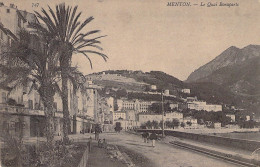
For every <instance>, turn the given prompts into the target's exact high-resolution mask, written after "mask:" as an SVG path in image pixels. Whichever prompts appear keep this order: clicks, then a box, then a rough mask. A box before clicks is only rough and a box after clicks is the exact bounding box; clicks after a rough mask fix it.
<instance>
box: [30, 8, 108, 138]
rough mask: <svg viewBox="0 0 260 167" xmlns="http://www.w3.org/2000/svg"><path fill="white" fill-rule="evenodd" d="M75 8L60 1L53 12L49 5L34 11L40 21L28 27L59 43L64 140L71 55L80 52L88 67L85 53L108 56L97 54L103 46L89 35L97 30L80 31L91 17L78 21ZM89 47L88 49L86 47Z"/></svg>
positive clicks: (66, 123) (67, 125)
mask: <svg viewBox="0 0 260 167" xmlns="http://www.w3.org/2000/svg"><path fill="white" fill-rule="evenodd" d="M77 9H78V7H77V6H75V7H71V6H67V7H66V6H65V4H64V3H62V4H59V5H56V10H55V11H54V10H53V9H52V8H50V7H49V12H47V11H46V10H45V9H43V8H42V10H41V13H39V12H35V13H36V16H37V17H38V18H39V20H40V21H41V22H42V23H43V24H44V26H42V25H39V24H38V25H32V28H35V29H37V30H38V32H48V33H49V34H50V35H51V36H53V38H54V39H55V40H56V43H57V44H58V45H59V54H58V59H59V63H60V67H61V78H62V90H61V92H62V103H63V117H64V124H63V133H64V138H63V140H64V142H66V141H68V127H69V121H70V118H69V108H68V70H69V67H70V66H71V59H72V55H73V54H82V55H84V56H85V57H86V58H87V60H88V61H89V62H90V66H91V68H92V62H91V59H90V57H89V54H95V55H99V56H101V57H102V58H103V59H104V60H105V61H106V59H107V58H108V57H107V56H106V55H105V54H103V53H101V52H100V51H102V50H103V49H102V48H101V47H100V46H99V44H100V43H101V42H100V41H99V39H100V38H103V37H105V36H98V37H94V38H93V37H91V38H90V37H89V36H90V35H92V34H96V33H98V32H99V30H93V31H89V32H86V33H82V30H83V28H84V27H86V25H87V24H88V23H90V22H91V21H92V20H93V19H94V18H93V17H92V16H91V17H89V18H87V19H85V20H84V21H83V22H82V23H81V22H80V21H79V18H80V16H81V12H79V13H77ZM87 48H91V49H87Z"/></svg>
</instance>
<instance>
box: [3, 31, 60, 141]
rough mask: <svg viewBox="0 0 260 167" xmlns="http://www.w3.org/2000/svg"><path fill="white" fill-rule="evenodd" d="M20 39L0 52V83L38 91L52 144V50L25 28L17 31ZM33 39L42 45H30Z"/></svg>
mask: <svg viewBox="0 0 260 167" xmlns="http://www.w3.org/2000/svg"><path fill="white" fill-rule="evenodd" d="M20 39H21V40H17V41H14V42H13V43H12V45H11V46H10V47H8V49H4V50H5V51H3V52H2V53H1V63H0V72H1V74H4V77H2V78H1V81H0V84H1V85H5V86H9V87H11V89H14V88H17V87H28V86H29V87H30V91H31V90H32V89H35V90H36V91H37V92H38V93H39V95H40V96H41V99H42V102H43V105H44V107H45V110H44V112H45V116H46V121H47V124H46V125H47V127H46V129H47V133H46V137H47V142H48V143H50V145H52V144H54V143H53V142H54V141H53V139H54V120H53V101H54V94H55V90H54V89H55V83H56V81H55V80H56V79H57V78H56V76H57V68H56V67H55V66H54V64H55V60H54V59H53V54H54V52H55V51H54V49H53V48H52V49H51V48H50V47H48V46H50V45H49V44H48V43H45V42H46V41H44V39H43V38H40V37H39V36H36V35H32V34H30V33H28V32H26V31H21V32H20ZM37 41H41V42H38V43H37ZM33 43H37V45H34V46H38V47H42V49H40V48H37V49H36V48H33V46H32V45H33ZM43 46H44V47H45V49H43ZM47 48H48V49H47Z"/></svg>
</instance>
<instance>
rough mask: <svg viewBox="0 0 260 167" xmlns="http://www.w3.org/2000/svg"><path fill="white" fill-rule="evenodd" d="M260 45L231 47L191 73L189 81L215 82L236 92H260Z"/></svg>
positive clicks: (250, 93)
mask: <svg viewBox="0 0 260 167" xmlns="http://www.w3.org/2000/svg"><path fill="white" fill-rule="evenodd" d="M259 60H260V46H259V45H249V46H247V47H244V48H242V49H239V48H237V47H234V46H232V47H230V48H228V49H227V50H225V51H224V52H222V53H221V54H220V55H219V56H217V57H216V58H215V59H214V60H212V61H210V62H209V63H207V64H205V65H203V66H201V67H200V68H199V69H197V70H195V71H194V72H193V73H191V74H190V76H189V77H188V79H187V81H186V82H188V83H195V82H197V83H200V82H213V83H215V84H218V85H221V86H224V87H225V88H227V89H229V90H231V91H232V92H234V93H235V94H241V95H242V94H243V95H258V94H259V93H260V90H259V88H260V87H259V86H260V85H259V83H260V75H259V74H260V69H259V66H260V62H259Z"/></svg>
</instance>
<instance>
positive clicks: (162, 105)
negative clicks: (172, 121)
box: [162, 90, 164, 137]
mask: <svg viewBox="0 0 260 167" xmlns="http://www.w3.org/2000/svg"><path fill="white" fill-rule="evenodd" d="M162 137H164V105H163V90H162Z"/></svg>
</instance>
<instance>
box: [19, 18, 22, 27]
mask: <svg viewBox="0 0 260 167" xmlns="http://www.w3.org/2000/svg"><path fill="white" fill-rule="evenodd" d="M21 21H22V20H21V18H20V17H18V27H20V28H21Z"/></svg>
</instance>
